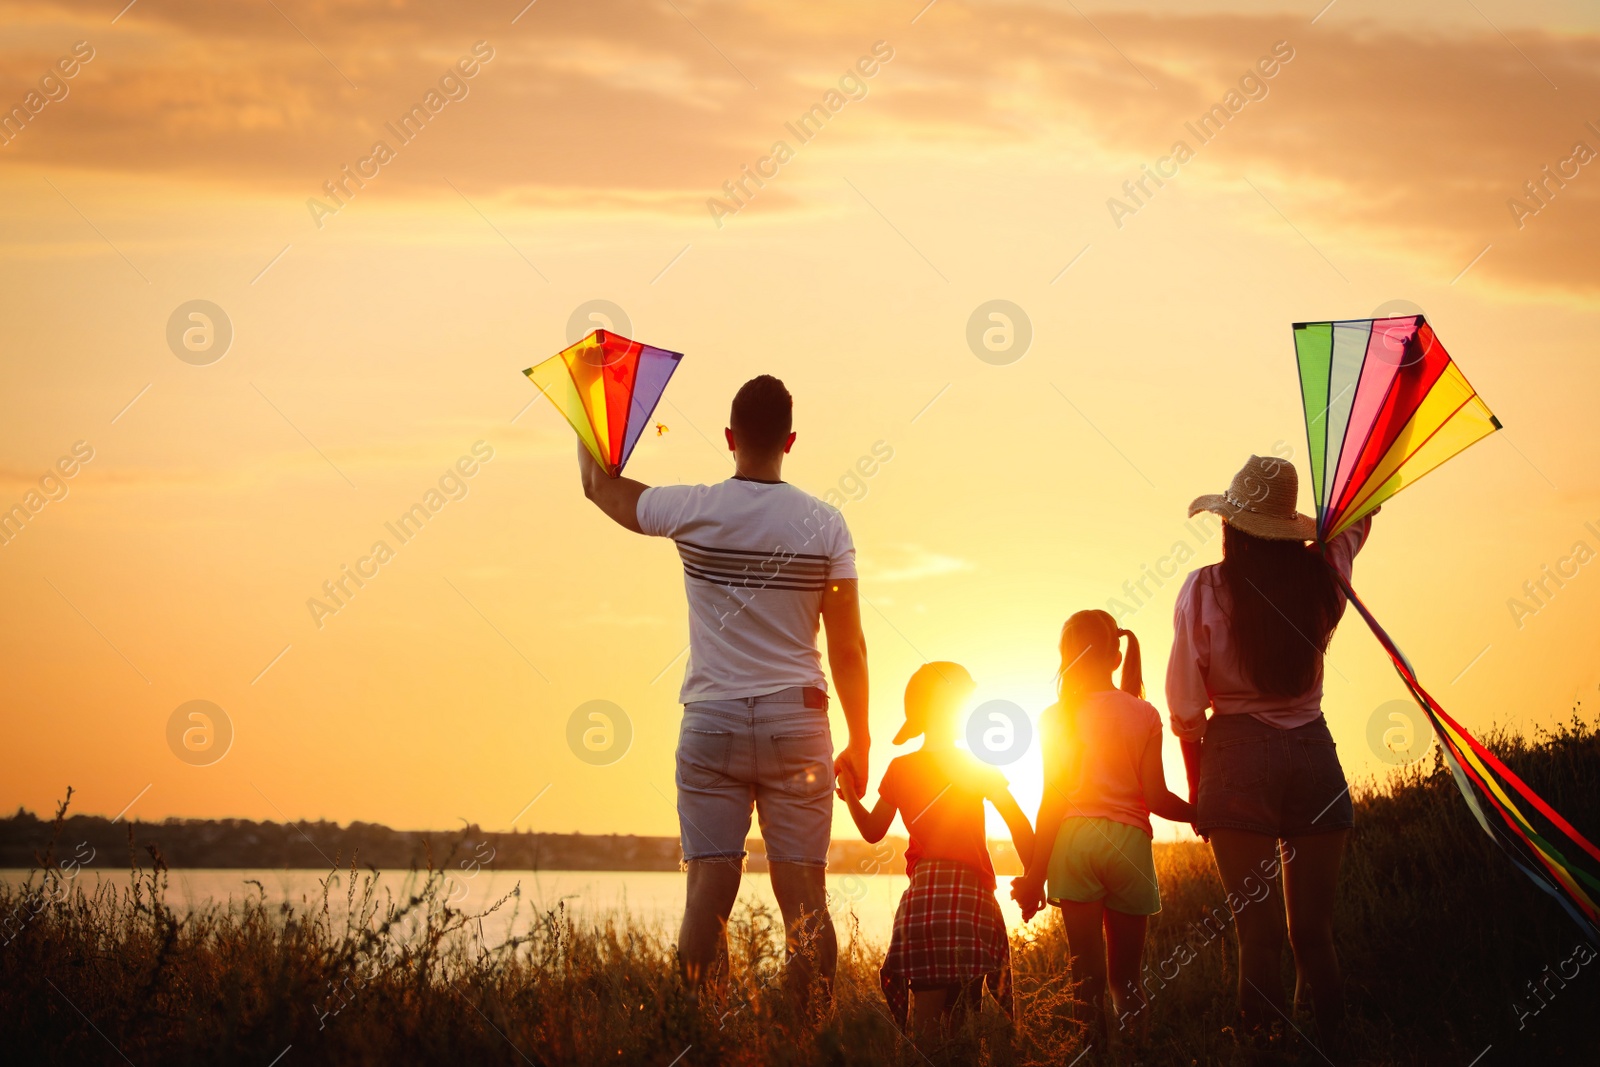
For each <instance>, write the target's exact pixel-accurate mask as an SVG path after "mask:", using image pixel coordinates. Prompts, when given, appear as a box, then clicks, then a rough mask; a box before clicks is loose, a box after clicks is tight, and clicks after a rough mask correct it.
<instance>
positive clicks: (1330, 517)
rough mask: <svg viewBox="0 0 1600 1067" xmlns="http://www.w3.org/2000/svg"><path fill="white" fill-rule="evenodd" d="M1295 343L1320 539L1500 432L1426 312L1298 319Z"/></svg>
mask: <svg viewBox="0 0 1600 1067" xmlns="http://www.w3.org/2000/svg"><path fill="white" fill-rule="evenodd" d="M1294 348H1295V354H1296V356H1297V357H1298V358H1299V361H1300V394H1301V397H1302V398H1303V399H1304V401H1305V408H1306V438H1307V443H1308V444H1309V445H1310V447H1311V486H1312V491H1313V492H1314V494H1315V495H1316V498H1317V536H1318V538H1319V539H1320V540H1322V541H1324V542H1326V541H1329V540H1331V539H1333V538H1334V537H1336V536H1338V535H1339V533H1340V532H1341V531H1343V530H1344V529H1345V528H1346V527H1348V526H1349V525H1350V524H1352V523H1354V522H1356V521H1357V520H1359V519H1360V518H1361V517H1362V516H1364V515H1367V514H1369V513H1371V512H1373V511H1375V510H1376V509H1377V508H1378V505H1380V504H1382V503H1383V502H1384V501H1385V500H1387V499H1389V498H1390V497H1392V496H1394V495H1395V494H1396V493H1398V492H1399V491H1400V490H1402V489H1404V488H1405V487H1406V486H1408V485H1410V484H1411V483H1412V482H1415V481H1416V480H1417V479H1418V478H1421V477H1422V476H1423V475H1424V474H1427V473H1428V472H1429V471H1431V470H1433V469H1434V468H1435V467H1437V466H1438V465H1439V464H1441V463H1443V462H1444V461H1445V460H1447V459H1449V458H1450V457H1451V456H1453V455H1455V454H1456V453H1457V452H1460V451H1461V450H1462V449H1464V448H1466V447H1467V446H1468V445H1470V444H1472V443H1473V442H1475V441H1477V440H1479V439H1480V438H1483V437H1487V436H1488V435H1489V434H1491V433H1493V432H1494V431H1496V430H1498V429H1499V428H1500V421H1499V420H1498V419H1496V418H1495V417H1494V416H1493V415H1492V414H1490V413H1489V409H1488V408H1487V407H1486V406H1485V405H1484V403H1483V401H1482V400H1480V399H1479V398H1478V394H1477V391H1476V390H1474V389H1473V388H1472V386H1471V384H1470V383H1468V381H1467V379H1466V378H1465V377H1464V376H1463V375H1462V373H1461V371H1460V369H1459V368H1458V367H1456V365H1455V364H1454V363H1453V362H1451V360H1450V353H1448V352H1446V351H1445V350H1444V345H1442V344H1440V343H1439V339H1438V337H1436V336H1434V332H1433V327H1432V326H1429V325H1428V323H1427V320H1425V319H1424V318H1423V317H1422V316H1421V315H1406V316H1404V317H1401V318H1392V319H1357V320H1354V321H1348V322H1297V323H1295V326H1294Z"/></svg>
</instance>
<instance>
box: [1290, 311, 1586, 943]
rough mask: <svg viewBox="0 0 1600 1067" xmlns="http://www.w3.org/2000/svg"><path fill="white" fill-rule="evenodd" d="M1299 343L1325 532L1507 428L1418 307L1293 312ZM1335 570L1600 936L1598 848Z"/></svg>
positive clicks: (1524, 849)
mask: <svg viewBox="0 0 1600 1067" xmlns="http://www.w3.org/2000/svg"><path fill="white" fill-rule="evenodd" d="M1294 346H1295V355H1296V357H1297V358H1298V360H1299V364H1300V394H1301V398H1302V400H1303V401H1304V402H1305V417H1306V443H1307V445H1308V446H1309V447H1310V452H1311V485H1312V492H1313V494H1314V495H1315V496H1316V500H1317V540H1318V542H1319V543H1321V544H1326V543H1327V542H1328V541H1329V540H1331V539H1332V538H1334V537H1336V536H1338V534H1339V533H1340V532H1341V531H1343V530H1345V529H1347V528H1348V527H1349V526H1350V525H1351V524H1352V523H1354V522H1356V521H1358V520H1359V519H1361V518H1362V516H1364V515H1368V514H1371V512H1372V511H1374V510H1375V509H1376V508H1377V507H1378V506H1379V505H1380V504H1382V503H1383V502H1384V501H1386V500H1388V499H1389V498H1390V497H1392V496H1394V495H1395V494H1396V493H1398V492H1399V491H1400V490H1402V489H1404V488H1405V487H1406V486H1408V485H1410V484H1412V483H1413V482H1415V481H1416V480H1417V479H1418V478H1421V477H1422V476H1423V475H1424V474H1427V473H1428V472H1429V471H1431V470H1433V469H1434V468H1435V467H1437V466H1439V464H1441V463H1443V462H1444V461H1445V460H1447V459H1449V458H1451V457H1452V456H1454V455H1456V453H1458V452H1460V451H1462V450H1463V449H1465V448H1466V447H1467V446H1468V445H1471V444H1473V443H1474V442H1476V441H1479V440H1482V439H1483V438H1484V437H1487V436H1488V435H1489V434H1491V433H1493V432H1494V431H1495V430H1498V429H1500V420H1498V419H1496V418H1495V417H1494V415H1493V414H1491V413H1490V411H1489V409H1488V407H1487V406H1485V404H1484V402H1483V401H1482V400H1481V399H1480V398H1479V397H1478V394H1477V391H1476V390H1475V389H1473V388H1472V385H1471V384H1470V383H1469V382H1468V381H1467V379H1466V377H1465V376H1464V375H1463V374H1462V373H1461V371H1460V369H1459V368H1458V367H1457V366H1456V365H1455V363H1454V362H1453V361H1452V360H1451V359H1450V353H1448V352H1446V351H1445V349H1444V345H1442V344H1440V343H1439V339H1438V337H1437V336H1435V335H1434V332H1433V327H1431V326H1429V325H1428V323H1427V320H1426V319H1424V318H1423V317H1422V316H1421V315H1406V316H1403V317H1399V318H1388V319H1355V320H1348V321H1343V322H1297V323H1295V326H1294ZM1334 576H1335V578H1336V579H1337V580H1338V582H1339V585H1340V587H1341V588H1342V589H1343V591H1344V594H1345V596H1346V597H1348V598H1349V600H1350V603H1352V604H1354V605H1355V607H1356V611H1358V612H1359V613H1360V614H1361V617H1362V618H1363V619H1365V620H1366V622H1367V625H1368V626H1369V627H1370V628H1371V629H1372V632H1373V634H1374V636H1376V637H1377V639H1378V642H1379V644H1381V645H1383V648H1384V651H1386V652H1388V653H1389V658H1390V659H1391V660H1393V661H1394V668H1395V670H1396V671H1398V672H1399V674H1400V678H1401V680H1402V681H1404V682H1405V684H1406V688H1407V689H1408V690H1409V691H1410V692H1411V695H1412V697H1413V698H1414V699H1415V700H1416V702H1417V704H1418V705H1419V706H1420V707H1421V708H1422V710H1423V712H1424V713H1425V714H1426V715H1427V716H1428V721H1429V722H1431V723H1432V724H1433V729H1434V732H1435V733H1436V734H1437V735H1438V737H1439V744H1440V745H1441V746H1442V748H1443V750H1444V755H1445V761H1446V762H1447V763H1448V764H1449V765H1450V772H1451V774H1452V775H1454V777H1455V780H1456V785H1458V786H1459V787H1460V789H1461V794H1462V796H1464V797H1466V800H1467V806H1468V807H1470V808H1471V809H1472V814H1473V816H1474V817H1476V818H1477V820H1478V825H1479V826H1481V827H1483V830H1484V832H1485V833H1487V834H1488V835H1489V837H1490V838H1491V839H1492V840H1493V841H1494V842H1495V844H1497V845H1499V846H1500V848H1501V849H1502V850H1503V851H1505V853H1506V854H1507V855H1508V856H1510V857H1511V861H1512V862H1513V863H1515V864H1516V865H1517V866H1518V867H1520V868H1521V869H1522V871H1523V873H1525V874H1526V875H1527V876H1528V877H1529V878H1531V879H1532V880H1533V882H1534V884H1535V885H1537V886H1538V887H1539V888H1540V889H1543V890H1544V891H1545V892H1547V893H1549V894H1550V895H1551V896H1553V897H1555V899H1556V900H1557V901H1559V902H1560V904H1561V906H1562V907H1564V908H1565V909H1566V910H1567V912H1568V914H1570V915H1571V916H1572V917H1573V919H1575V920H1576V921H1577V923H1578V925H1579V927H1580V928H1582V930H1583V931H1584V933H1585V934H1586V935H1587V936H1588V937H1589V939H1590V940H1591V941H1594V942H1595V943H1597V944H1600V907H1597V906H1596V900H1597V899H1600V849H1597V848H1595V846H1594V845H1593V844H1591V843H1590V842H1589V840H1588V839H1587V838H1585V837H1584V836H1583V835H1582V834H1580V833H1579V832H1578V831H1577V830H1576V829H1574V828H1573V826H1572V824H1571V823H1569V822H1567V821H1566V820H1565V819H1563V818H1562V817H1561V816H1560V814H1558V813H1557V812H1556V811H1555V809H1553V808H1551V807H1550V805H1549V804H1547V803H1545V802H1544V800H1543V799H1541V798H1540V797H1539V795H1538V794H1536V793H1535V792H1534V791H1533V790H1532V789H1529V788H1528V786H1527V784H1526V783H1525V782H1523V781H1522V779H1520V778H1518V777H1517V776H1516V775H1515V774H1514V773H1512V771H1511V769H1510V768H1509V767H1507V766H1506V765H1505V764H1504V763H1502V762H1500V760H1499V759H1498V758H1497V757H1496V756H1495V755H1494V753H1492V752H1490V751H1489V750H1488V749H1487V748H1485V747H1484V746H1483V745H1482V744H1480V743H1479V742H1478V740H1477V738H1475V737H1473V736H1472V735H1471V734H1470V733H1468V732H1467V731H1466V730H1465V729H1464V728H1463V727H1462V726H1461V724H1460V723H1458V722H1456V721H1455V720H1454V719H1452V718H1451V717H1450V716H1449V715H1448V714H1446V712H1445V710H1444V709H1443V708H1441V707H1440V706H1439V704H1438V702H1437V701H1435V700H1434V699H1433V697H1431V696H1430V695H1428V692H1427V690H1425V689H1423V688H1422V683H1421V682H1419V681H1418V680H1417V675H1416V672H1415V671H1414V670H1412V667H1411V663H1410V661H1409V660H1407V659H1406V657H1405V653H1403V652H1401V651H1400V648H1399V646H1398V645H1396V644H1395V643H1394V640H1393V639H1392V638H1391V637H1390V636H1389V635H1388V633H1386V632H1385V631H1384V629H1383V627H1382V626H1379V625H1378V621H1377V620H1376V619H1374V618H1373V617H1372V613H1371V612H1370V611H1368V610H1367V606H1366V605H1365V604H1364V603H1362V601H1361V598H1360V597H1358V596H1356V593H1355V590H1354V589H1352V588H1351V587H1350V584H1349V583H1348V582H1346V581H1345V580H1344V577H1343V575H1340V574H1339V573H1338V572H1337V571H1334Z"/></svg>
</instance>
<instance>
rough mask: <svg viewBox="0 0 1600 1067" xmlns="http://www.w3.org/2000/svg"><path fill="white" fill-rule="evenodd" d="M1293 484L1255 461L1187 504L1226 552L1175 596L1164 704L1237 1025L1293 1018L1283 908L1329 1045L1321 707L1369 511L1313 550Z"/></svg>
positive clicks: (1327, 770)
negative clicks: (1206, 869) (1226, 962)
mask: <svg viewBox="0 0 1600 1067" xmlns="http://www.w3.org/2000/svg"><path fill="white" fill-rule="evenodd" d="M1298 492H1299V479H1298V477H1297V476H1296V474H1295V469H1294V467H1293V466H1291V465H1290V464H1289V463H1287V462H1286V461H1284V460H1281V459H1267V458H1262V457H1261V456H1251V457H1250V461H1249V462H1248V463H1246V464H1245V466H1244V468H1243V469H1242V470H1240V471H1239V473H1238V474H1236V475H1235V476H1234V479H1233V484H1232V485H1231V486H1230V487H1229V489H1228V492H1226V493H1224V494H1222V495H1219V496H1203V497H1200V498H1199V499H1197V500H1196V501H1195V502H1194V503H1192V504H1190V505H1189V514H1190V515H1191V516H1193V515H1195V514H1198V513H1199V512H1201V511H1209V512H1212V513H1214V514H1216V515H1219V516H1221V518H1222V520H1223V535H1222V554H1223V559H1222V562H1221V563H1219V564H1214V565H1212V566H1209V567H1202V568H1200V569H1199V570H1196V571H1194V572H1193V573H1191V574H1190V575H1189V577H1188V579H1187V580H1186V581H1185V582H1184V585H1183V590H1182V592H1180V593H1179V594H1178V603H1177V608H1176V610H1175V612H1174V620H1173V625H1174V630H1175V634H1174V637H1173V644H1172V658H1171V660H1170V661H1169V663H1168V665H1167V706H1168V709H1169V711H1170V713H1171V715H1172V729H1173V732H1174V733H1176V734H1177V735H1178V737H1179V738H1180V739H1182V741H1183V753H1184V762H1185V765H1186V767H1187V769H1188V771H1189V780H1190V783H1191V786H1190V787H1191V795H1192V797H1193V799H1194V801H1195V824H1194V825H1195V830H1196V831H1197V832H1198V833H1200V834H1201V835H1202V836H1204V837H1206V838H1207V839H1208V840H1209V841H1210V842H1211V848H1212V852H1213V853H1214V855H1215V856H1216V861H1217V871H1218V873H1219V874H1220V875H1221V877H1222V883H1223V887H1224V889H1226V891H1227V894H1228V902H1229V906H1230V907H1232V909H1233V917H1234V926H1235V930H1236V931H1237V934H1238V938H1239V1011H1240V1016H1241V1022H1242V1023H1243V1025H1244V1028H1245V1029H1246V1031H1259V1030H1262V1029H1265V1028H1268V1027H1271V1026H1273V1025H1274V1024H1277V1025H1281V1024H1282V1023H1283V1022H1287V1021H1288V1019H1289V1016H1288V1012H1287V1010H1286V1008H1285V1005H1284V997H1283V985H1282V981H1281V978H1280V974H1281V972H1280V970H1279V967H1280V965H1281V960H1282V955H1283V938H1284V917H1285V915H1284V913H1285V904H1286V905H1287V913H1288V934H1289V943H1290V945H1291V947H1292V948H1293V950H1294V958H1295V973H1296V976H1297V982H1296V988H1295V1003H1296V1005H1297V1006H1303V1005H1304V1001H1305V997H1306V995H1307V994H1309V996H1310V1000H1311V1005H1312V1009H1313V1012H1314V1014H1315V1016H1316V1021H1317V1029H1318V1031H1319V1032H1320V1034H1321V1036H1322V1038H1323V1040H1324V1042H1325V1043H1337V1042H1338V1040H1339V1036H1340V1028H1341V1024H1342V1022H1343V1017H1344V992H1343V987H1342V982H1341V978H1340V974H1339V958H1338V955H1337V953H1336V952H1335V950H1334V944H1333V904H1334V888H1335V886H1336V884H1337V883H1338V879H1339V864H1340V860H1341V859H1342V857H1343V853H1344V846H1345V839H1346V838H1347V837H1348V836H1349V833H1350V828H1351V826H1352V825H1353V813H1352V809H1351V804H1350V790H1349V786H1348V785H1347V784H1346V783H1345V778H1344V771H1343V769H1342V768H1341V767H1340V766H1339V757H1338V754H1337V752H1336V751H1335V749H1334V743H1333V738H1332V736H1331V735H1330V734H1329V733H1328V723H1327V720H1326V719H1325V718H1324V717H1323V714H1322V658H1323V653H1324V652H1325V651H1326V650H1327V647H1328V642H1329V640H1330V639H1331V638H1332V636H1333V628H1334V626H1335V625H1337V623H1338V621H1339V616H1340V615H1341V614H1343V612H1344V606H1345V598H1344V595H1343V594H1342V593H1341V592H1340V590H1339V586H1338V583H1337V580H1336V579H1335V577H1334V574H1333V570H1335V569H1336V570H1337V571H1338V572H1339V573H1340V574H1342V575H1343V576H1344V578H1345V579H1346V580H1347V581H1348V580H1349V577H1350V567H1351V561H1352V559H1353V558H1354V556H1355V554H1356V553H1357V552H1358V551H1359V550H1360V549H1361V546H1362V544H1364V543H1365V541H1366V539H1367V533H1368V531H1369V529H1370V527H1371V519H1370V517H1369V518H1365V519H1362V520H1361V521H1360V522H1358V523H1356V524H1355V525H1354V526H1352V527H1351V528H1350V529H1349V530H1347V531H1345V532H1344V533H1342V534H1340V535H1339V536H1338V537H1336V538H1334V539H1333V540H1332V541H1330V542H1329V543H1328V544H1327V546H1326V547H1325V548H1323V549H1319V548H1318V547H1317V546H1315V545H1308V544H1307V543H1306V542H1308V541H1310V540H1312V539H1313V538H1314V537H1315V536H1316V523H1315V522H1314V521H1313V520H1311V519H1309V518H1307V517H1306V516H1304V515H1301V514H1299V513H1298V512H1297V511H1296V510H1295V500H1296V497H1297V495H1298ZM1208 708H1209V709H1210V710H1211V716H1210V718H1209V719H1207V717H1206V714H1205V713H1206V710H1207V709H1208ZM1280 842H1281V845H1282V847H1281V852H1280ZM1280 869H1281V871H1282V875H1283V878H1282V894H1283V897H1282V900H1281V901H1280V898H1279V896H1278V889H1277V881H1276V875H1277V873H1278V871H1279V870H1280Z"/></svg>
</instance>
